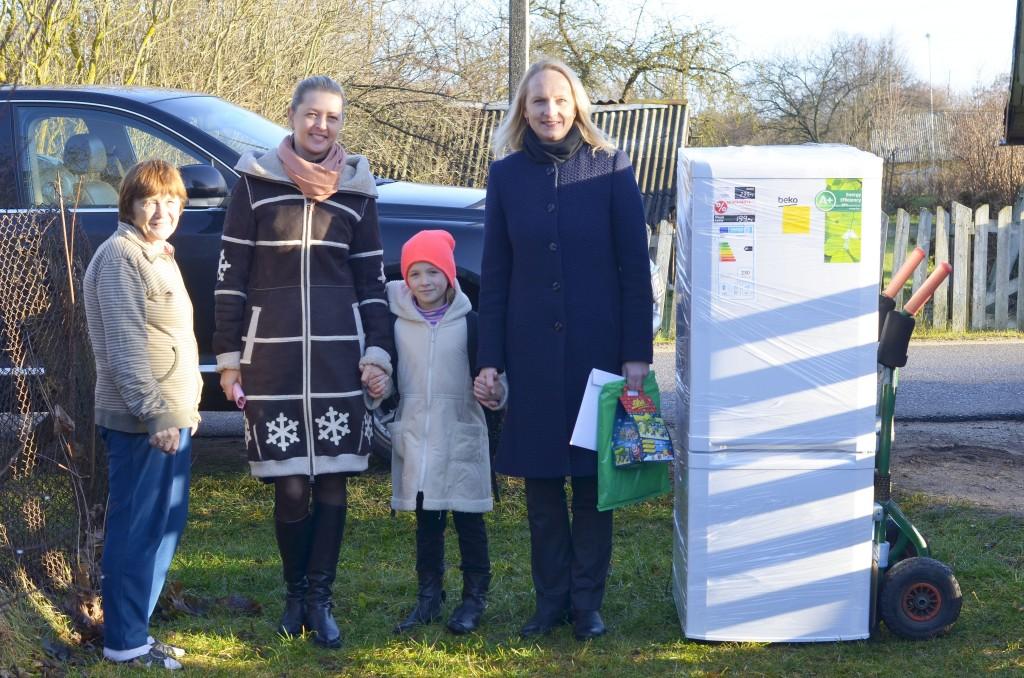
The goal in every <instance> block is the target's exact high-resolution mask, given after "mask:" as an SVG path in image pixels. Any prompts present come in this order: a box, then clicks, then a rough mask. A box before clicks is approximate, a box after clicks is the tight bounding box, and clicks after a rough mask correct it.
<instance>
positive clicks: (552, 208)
mask: <svg viewBox="0 0 1024 678" xmlns="http://www.w3.org/2000/svg"><path fill="white" fill-rule="evenodd" d="M554 211H555V203H553V202H549V203H548V212H554Z"/></svg>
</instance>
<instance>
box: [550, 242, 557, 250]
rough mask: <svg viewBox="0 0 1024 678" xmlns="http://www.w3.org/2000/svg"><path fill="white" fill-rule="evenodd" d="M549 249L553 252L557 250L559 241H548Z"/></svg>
mask: <svg viewBox="0 0 1024 678" xmlns="http://www.w3.org/2000/svg"><path fill="white" fill-rule="evenodd" d="M548 249H549V250H551V251H552V252H557V251H558V243H557V242H554V241H551V242H549V243H548Z"/></svg>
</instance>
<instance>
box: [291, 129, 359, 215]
mask: <svg viewBox="0 0 1024 678" xmlns="http://www.w3.org/2000/svg"><path fill="white" fill-rule="evenodd" d="M277 157H279V158H280V159H281V164H282V165H284V171H285V172H286V173H287V174H288V176H289V177H290V178H291V180H292V181H294V182H295V185H296V186H298V187H299V190H300V191H302V195H304V196H306V197H307V198H309V199H310V200H312V201H314V202H323V201H324V200H327V198H329V197H331V196H332V195H334V193H335V191H337V190H338V178H339V177H340V176H341V168H342V167H343V166H344V165H345V157H346V155H345V149H344V148H342V147H341V144H338V143H335V144H334V145H333V146H331V150H330V151H328V153H327V157H325V158H324V159H323V160H321V161H320V162H310V161H308V160H305V159H303V158H301V157H299V154H298V153H296V152H295V149H294V148H293V147H292V135H290V134H289V135H288V136H286V137H285V138H284V139H282V140H281V143H280V144H279V145H278V147H277Z"/></svg>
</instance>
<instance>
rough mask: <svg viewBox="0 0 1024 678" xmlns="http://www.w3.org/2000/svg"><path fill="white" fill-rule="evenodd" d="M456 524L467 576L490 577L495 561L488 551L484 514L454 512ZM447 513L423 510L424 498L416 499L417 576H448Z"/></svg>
mask: <svg viewBox="0 0 1024 678" xmlns="http://www.w3.org/2000/svg"><path fill="white" fill-rule="evenodd" d="M452 521H453V522H454V523H455V531H456V533H458V535H459V554H460V556H461V558H462V562H461V564H460V565H459V567H460V569H461V570H462V572H463V573H468V574H490V572H491V560H490V556H489V555H488V551H487V528H486V527H484V514H482V513H463V512H462V511H452ZM447 524H448V512H447V511H426V510H424V509H423V494H422V493H420V494H419V495H418V496H417V497H416V572H418V573H424V574H426V573H441V572H444V530H445V527H446V526H447Z"/></svg>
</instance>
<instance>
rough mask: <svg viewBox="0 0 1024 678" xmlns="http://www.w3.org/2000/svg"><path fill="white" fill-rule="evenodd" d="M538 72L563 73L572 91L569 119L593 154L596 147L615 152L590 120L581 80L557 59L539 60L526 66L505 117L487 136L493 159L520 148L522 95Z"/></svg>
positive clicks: (524, 105) (524, 107) (523, 117)
mask: <svg viewBox="0 0 1024 678" xmlns="http://www.w3.org/2000/svg"><path fill="white" fill-rule="evenodd" d="M541 71H555V72H556V73H561V74H562V75H563V76H565V79H566V80H568V81H569V88H570V89H571V90H572V98H573V100H574V101H575V104H576V120H574V121H573V125H575V126H576V127H577V128H579V130H580V134H582V135H583V141H585V142H586V143H588V144H590V146H591V147H592V148H593V149H594V152H595V153H596V152H597V151H598V150H601V151H604V152H605V153H607V154H609V155H611V154H613V153H615V144H613V143H612V142H611V140H609V139H608V137H607V136H606V135H605V133H604V132H602V131H601V130H600V129H598V127H597V125H595V124H594V121H593V120H591V119H590V97H589V96H588V95H587V91H586V90H585V89H584V88H583V83H582V82H580V79H579V77H578V76H577V75H576V73H574V72H573V70H572V69H571V68H569V67H568V66H566V65H565V64H564V63H562V62H561V61H558V60H557V59H541V60H540V61H538V62H536V63H534V64H533V65H532V66H530V68H529V70H527V71H526V74H525V75H524V76H523V79H522V80H520V81H519V87H518V88H516V95H515V97H514V98H513V99H512V103H511V104H509V107H508V112H507V113H506V114H505V118H504V119H503V120H502V121H501V124H500V125H498V129H497V130H495V131H494V137H493V138H492V139H491V148H492V150H493V153H494V157H495V158H503V157H505V156H506V155H508V154H510V153H515V152H516V151H518V150H520V149H522V147H523V134H525V133H526V127H527V125H528V123H527V122H526V117H525V114H526V97H527V95H528V94H529V91H528V90H529V89H530V79H531V78H533V76H535V75H537V74H538V73H540V72H541Z"/></svg>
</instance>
